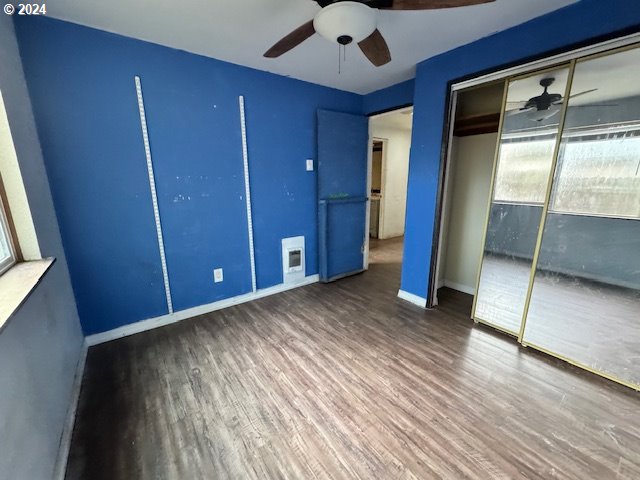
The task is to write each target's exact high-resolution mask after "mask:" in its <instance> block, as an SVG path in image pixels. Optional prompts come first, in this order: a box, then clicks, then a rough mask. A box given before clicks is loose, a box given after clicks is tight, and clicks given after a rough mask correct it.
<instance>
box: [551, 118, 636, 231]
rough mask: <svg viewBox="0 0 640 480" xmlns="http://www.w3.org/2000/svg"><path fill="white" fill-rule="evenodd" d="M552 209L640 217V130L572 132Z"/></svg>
mask: <svg viewBox="0 0 640 480" xmlns="http://www.w3.org/2000/svg"><path fill="white" fill-rule="evenodd" d="M636 128H638V127H636ZM550 208H551V210H552V211H553V212H556V213H576V214H583V215H596V216H608V217H623V218H640V129H636V130H627V131H622V132H614V133H604V134H603V133H600V134H591V135H584V134H583V135H580V136H573V135H572V136H570V137H569V138H568V139H567V140H566V141H565V142H563V148H562V151H561V154H560V156H559V158H558V171H557V174H556V180H555V185H554V195H553V198H552V202H551V206H550Z"/></svg>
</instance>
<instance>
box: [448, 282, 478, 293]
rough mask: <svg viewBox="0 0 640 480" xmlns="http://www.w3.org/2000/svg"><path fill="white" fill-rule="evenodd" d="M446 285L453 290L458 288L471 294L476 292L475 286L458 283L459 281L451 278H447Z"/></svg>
mask: <svg viewBox="0 0 640 480" xmlns="http://www.w3.org/2000/svg"><path fill="white" fill-rule="evenodd" d="M444 286H445V287H448V288H452V289H453V290H457V291H459V292H462V293H468V294H469V295H475V294H476V289H475V288H474V287H470V286H469V285H465V284H463V283H457V282H451V281H449V280H445V281H444Z"/></svg>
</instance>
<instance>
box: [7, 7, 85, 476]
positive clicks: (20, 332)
mask: <svg viewBox="0 0 640 480" xmlns="http://www.w3.org/2000/svg"><path fill="white" fill-rule="evenodd" d="M0 90H1V91H2V94H3V98H4V104H5V108H6V113H7V117H8V120H9V127H10V129H11V134H12V137H13V143H14V146H15V151H16V154H17V158H18V162H19V165H20V171H21V175H22V178H23V179H24V184H25V185H24V187H25V192H26V195H27V199H28V202H29V209H30V211H31V213H32V216H33V224H34V227H35V231H36V235H37V237H38V244H39V248H40V251H41V253H42V255H43V256H45V257H46V256H53V257H56V259H57V261H56V263H55V264H54V265H53V267H52V268H51V269H50V270H49V272H48V273H47V275H46V276H45V278H44V279H43V280H42V282H41V284H40V285H39V286H38V287H37V288H36V289H35V291H34V292H33V293H32V295H31V296H30V297H29V298H28V299H27V301H26V302H25V303H24V304H23V305H22V307H20V309H19V310H18V311H17V312H16V313H15V314H14V316H13V317H12V318H10V319H9V321H8V322H7V323H6V324H5V326H4V328H3V329H2V330H0V439H1V441H0V478H3V479H4V478H7V479H30V480H40V479H50V478H51V477H52V475H53V472H54V468H55V463H56V458H57V455H58V447H59V443H60V437H61V433H62V431H63V427H64V423H65V419H66V415H67V409H68V408H69V405H70V402H71V395H72V389H73V381H74V375H75V371H76V365H77V362H78V360H79V358H80V355H81V352H82V346H83V342H84V338H83V335H82V331H81V329H80V322H79V320H78V313H77V310H76V305H75V300H74V296H73V291H72V290H71V282H70V279H69V272H68V269H67V262H66V259H65V255H64V250H63V248H62V241H61V238H60V232H59V229H58V222H57V219H56V215H55V210H54V207H53V202H52V199H51V193H50V190H49V183H48V180H47V175H46V172H45V167H44V163H43V159H42V153H41V150H40V143H39V140H38V136H37V132H36V126H35V122H34V119H33V114H32V111H31V101H30V99H29V96H28V93H27V87H26V83H25V79H24V75H23V72H22V64H21V61H20V56H19V53H18V45H17V43H16V38H15V33H14V30H13V23H12V20H11V17H9V16H8V15H0Z"/></svg>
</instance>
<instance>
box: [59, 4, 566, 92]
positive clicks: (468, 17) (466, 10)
mask: <svg viewBox="0 0 640 480" xmlns="http://www.w3.org/2000/svg"><path fill="white" fill-rule="evenodd" d="M576 1H577V0H535V1H534V0H497V1H496V2H494V3H490V4H485V5H476V6H471V7H462V8H452V9H446V10H425V11H420V12H413V11H412V12H409V11H393V12H391V11H382V12H379V21H378V23H379V29H380V31H381V32H382V33H383V35H384V36H385V38H386V39H387V42H388V44H389V47H390V49H391V56H392V59H393V60H392V61H391V63H389V64H387V65H385V66H383V67H379V68H376V67H373V66H372V65H371V64H370V63H369V62H368V61H367V60H366V59H365V58H364V56H363V55H362V53H361V52H360V51H359V49H358V48H357V46H355V45H354V46H350V47H348V48H347V63H346V64H344V65H343V67H342V73H341V74H338V46H337V44H336V45H332V44H331V43H330V42H328V41H326V40H324V39H322V38H321V37H320V36H319V35H315V36H313V37H312V38H310V39H309V40H307V41H306V42H304V43H303V44H302V45H300V46H299V47H297V48H295V49H294V50H292V51H291V52H289V53H287V54H285V55H283V56H282V57H280V58H278V59H266V58H263V56H262V54H263V53H264V52H265V51H266V50H267V49H268V48H269V47H270V46H271V45H272V44H274V43H275V42H276V41H278V40H279V39H280V38H282V37H283V36H284V35H286V34H288V33H289V32H291V31H292V30H293V29H295V28H297V27H298V26H300V25H301V24H303V23H305V22H306V21H308V20H310V19H311V18H313V16H314V15H315V13H316V12H318V11H319V9H320V7H319V6H318V5H317V4H316V3H315V2H314V1H312V0H108V1H105V0H56V1H55V2H51V3H49V2H47V16H51V17H54V18H59V19H62V20H67V21H70V22H73V23H78V24H81V25H87V26H90V27H94V28H98V29H101V30H106V31H109V32H114V33H119V34H121V35H125V36H128V37H133V38H138V39H141V40H147V41H150V42H153V43H157V44H160V45H166V46H169V47H173V48H177V49H181V50H186V51H188V52H192V53H197V54H201V55H205V56H208V57H213V58H217V59H220V60H225V61H227V62H232V63H236V64H240V65H245V66H249V67H253V68H257V69H259V70H264V71H268V72H273V73H277V74H281V75H286V76H291V77H294V78H298V79H301V80H306V81H309V82H313V83H317V84H320V85H326V86H330V87H335V88H339V89H341V90H347V91H351V92H356V93H360V94H365V93H369V92H372V91H375V90H378V89H380V88H384V87H387V86H389V85H393V84H395V83H398V82H401V81H404V80H408V79H410V78H413V76H414V74H415V65H416V63H418V62H420V61H422V60H425V59H427V58H429V57H432V56H434V55H437V54H438V53H442V52H445V51H447V50H451V49H452V48H455V47H458V46H461V45H464V44H467V43H469V42H472V41H474V40H477V39H479V38H482V37H485V36H487V35H490V34H492V33H494V32H497V31H501V30H505V29H507V28H509V27H512V26H514V25H518V24H520V23H523V22H525V21H527V20H530V19H532V18H534V17H537V16H540V15H543V14H545V13H548V12H550V11H553V10H556V9H558V8H561V7H564V6H566V5H569V4H571V3H574V2H576Z"/></svg>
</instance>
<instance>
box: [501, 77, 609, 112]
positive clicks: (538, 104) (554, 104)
mask: <svg viewBox="0 0 640 480" xmlns="http://www.w3.org/2000/svg"><path fill="white" fill-rule="evenodd" d="M555 81H556V79H555V78H554V77H547V78H543V79H542V80H540V86H541V87H542V88H543V89H544V90H543V92H542V93H541V94H540V95H538V96H536V97H531V98H530V99H529V100H522V101H515V102H507V104H511V105H515V106H516V109H515V110H510V111H508V112H507V115H519V114H521V113H526V114H527V117H528V118H529V119H530V120H533V121H534V122H542V121H544V120H547V119H549V118H551V117H553V116H554V115H556V114H557V113H558V112H560V108H561V106H562V102H563V100H564V98H563V97H562V95H561V94H559V93H549V87H550V86H551V85H553V83H554V82H555ZM596 90H598V89H597V88H592V89H591V90H585V91H584V92H580V93H576V94H574V95H571V96H570V97H569V98H576V97H579V96H581V95H586V94H587V93H591V92H595V91H596ZM518 106H520V108H517V107H518ZM580 106H585V107H613V106H615V105H612V104H606V105H605V104H601V105H580Z"/></svg>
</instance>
